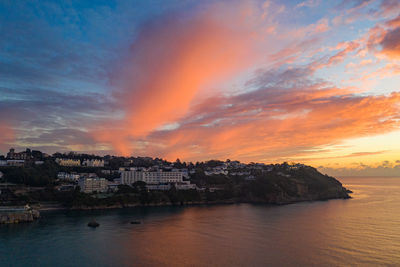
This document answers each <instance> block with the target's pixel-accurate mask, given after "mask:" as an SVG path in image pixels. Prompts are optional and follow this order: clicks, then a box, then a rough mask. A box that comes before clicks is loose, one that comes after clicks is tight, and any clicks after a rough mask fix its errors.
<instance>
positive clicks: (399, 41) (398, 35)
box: [381, 27, 400, 57]
mask: <svg viewBox="0 0 400 267" xmlns="http://www.w3.org/2000/svg"><path fill="white" fill-rule="evenodd" d="M381 45H382V51H383V53H385V54H387V55H389V56H393V57H400V27H398V28H395V29H393V30H390V31H388V32H387V34H386V35H385V37H384V38H383V40H382V42H381Z"/></svg>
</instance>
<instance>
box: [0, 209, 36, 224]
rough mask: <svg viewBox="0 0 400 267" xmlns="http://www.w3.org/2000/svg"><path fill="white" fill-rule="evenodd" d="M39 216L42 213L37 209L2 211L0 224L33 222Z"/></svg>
mask: <svg viewBox="0 0 400 267" xmlns="http://www.w3.org/2000/svg"><path fill="white" fill-rule="evenodd" d="M39 217H40V213H39V211H37V210H26V211H23V212H1V213H0V224H11V223H21V222H33V221H34V220H36V219H38V218H39Z"/></svg>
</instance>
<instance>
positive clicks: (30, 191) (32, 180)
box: [0, 148, 343, 208]
mask: <svg viewBox="0 0 400 267" xmlns="http://www.w3.org/2000/svg"><path fill="white" fill-rule="evenodd" d="M309 177H314V179H313V180H310V178H309ZM325 180H327V181H328V182H329V183H327V181H325ZM336 182H337V181H336V180H335V179H334V178H331V177H329V176H326V175H322V174H320V173H319V172H318V171H317V170H316V169H314V168H312V167H310V166H306V165H303V164H299V163H291V164H288V163H286V162H284V163H282V164H264V163H248V164H245V163H241V162H239V161H233V160H229V159H227V160H225V161H220V160H209V161H206V162H196V163H192V162H181V161H180V160H179V159H176V161H175V162H169V161H167V160H164V159H160V158H150V157H119V156H109V155H106V156H96V155H90V154H80V153H75V152H69V153H54V154H53V155H49V154H46V153H43V152H41V151H38V150H31V149H26V150H25V151H22V152H16V151H15V149H13V148H11V149H10V150H9V152H8V153H7V154H6V155H4V156H0V201H1V204H2V205H11V204H20V205H25V204H27V203H28V204H33V205H34V204H40V205H42V206H43V205H45V204H46V203H58V204H60V205H63V206H65V207H69V208H90V207H120V206H122V207H124V206H129V205H138V204H141V205H147V204H152V205H163V204H176V203H180V204H191V203H192V204H193V203H212V202H243V201H245V202H267V203H285V202H293V201H297V200H298V199H300V200H303V199H304V198H306V199H312V198H318V197H320V195H323V193H324V192H323V191H321V190H319V189H320V188H323V186H325V185H328V184H333V185H335V186H336V185H338V184H337V183H336ZM338 188H339V191H338V192H339V193H338V194H336V193H337V192H336V191H335V192H336V193H334V194H333V197H341V196H343V195H341V193H340V192H341V188H342V187H341V185H340V187H338ZM314 191H315V192H316V194H317V195H314ZM321 192H322V193H321ZM305 194H306V195H307V196H305Z"/></svg>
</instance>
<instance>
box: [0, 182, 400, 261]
mask: <svg viewBox="0 0 400 267" xmlns="http://www.w3.org/2000/svg"><path fill="white" fill-rule="evenodd" d="M342 181H343V182H344V184H345V186H346V187H348V188H350V189H351V190H353V191H354V194H353V196H354V198H353V199H351V200H332V201H323V202H312V203H311V202H308V203H298V204H293V205H286V206H266V205H247V204H241V205H222V206H198V207H146V208H143V207H142V208H132V209H125V210H108V211H90V212H87V211H85V212H82V211H74V212H66V213H65V212H64V213H48V214H45V216H44V217H43V218H42V219H41V220H40V221H39V222H36V223H33V224H26V225H14V226H5V227H3V226H1V227H0V265H1V266H24V265H27V264H30V265H33V266H43V265H47V266H54V265H59V266H82V265H88V266H93V265H97V266H265V265H279V266H299V265H307V266H309V265H325V266H326V265H335V266H348V265H354V264H358V265H362V266H365V265H396V264H400V215H399V214H398V211H399V210H400V209H399V208H400V190H399V189H400V179H393V178H379V179H372V178H368V179H361V178H345V179H343V180H342ZM92 218H96V220H97V221H98V222H99V223H100V227H99V228H97V229H90V228H88V227H87V226H86V224H87V222H88V221H89V220H90V219H92ZM132 220H141V221H142V222H143V223H142V224H139V225H132V224H130V221H132Z"/></svg>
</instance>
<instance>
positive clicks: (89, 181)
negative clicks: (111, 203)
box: [78, 178, 108, 193]
mask: <svg viewBox="0 0 400 267" xmlns="http://www.w3.org/2000/svg"><path fill="white" fill-rule="evenodd" d="M78 185H79V187H80V189H81V192H84V193H93V192H106V191H107V189H108V183H107V180H106V179H104V178H81V179H79V182H78Z"/></svg>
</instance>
